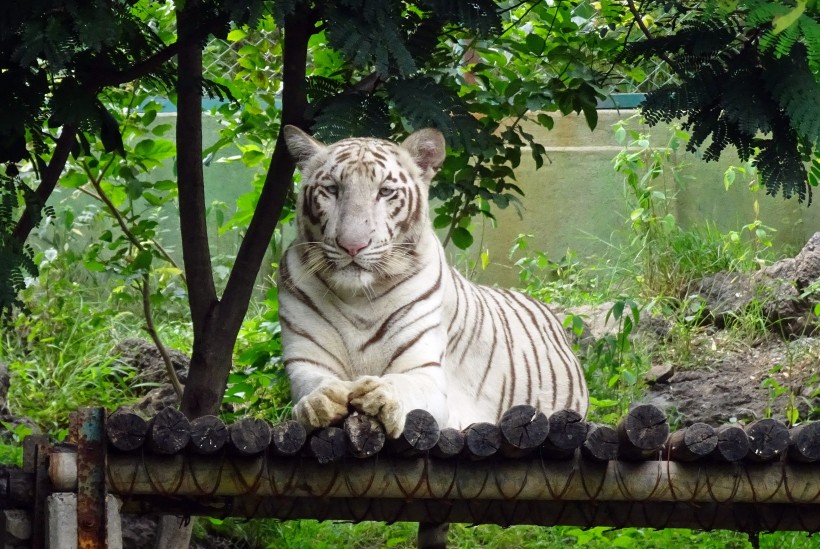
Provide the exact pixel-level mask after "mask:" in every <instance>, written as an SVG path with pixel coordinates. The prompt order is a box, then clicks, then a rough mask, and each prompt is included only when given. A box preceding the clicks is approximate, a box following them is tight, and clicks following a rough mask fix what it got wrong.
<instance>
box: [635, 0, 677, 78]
mask: <svg viewBox="0 0 820 549" xmlns="http://www.w3.org/2000/svg"><path fill="white" fill-rule="evenodd" d="M626 5H627V7H629V12H630V13H631V14H632V17H633V18H634V20H635V23H637V25H638V28H639V29H641V32H643V34H644V36H646V38H647V39H649V40H652V38H653V37H652V33H651V32H649V28H648V27H647V26H646V23H644V22H643V19H642V18H641V13H640V12H639V11H638V8H636V7H635V1H634V0H626ZM624 45H626V42H624ZM657 55H658V57H660V58H661V59H662V60H663V61H665V62H666V64H668V65H669V67H670V68H671V69H672V70H673V71H675V73H678V70H677V69H676V68H675V64H674V63H673V62H672V58H671V57H669V56H668V55H666V54H665V53H664V52H657Z"/></svg>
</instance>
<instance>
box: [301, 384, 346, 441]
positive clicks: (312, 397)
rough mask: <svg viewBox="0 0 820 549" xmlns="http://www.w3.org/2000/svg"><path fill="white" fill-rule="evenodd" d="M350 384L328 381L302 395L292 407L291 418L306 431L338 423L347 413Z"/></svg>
mask: <svg viewBox="0 0 820 549" xmlns="http://www.w3.org/2000/svg"><path fill="white" fill-rule="evenodd" d="M349 394H350V384H349V383H347V382H344V381H336V382H333V383H329V384H327V385H324V386H322V387H319V388H318V389H315V390H314V391H312V392H310V393H309V394H307V395H305V396H304V397H302V398H301V399H300V400H299V402H297V403H296V405H295V406H294V407H293V419H295V420H296V421H298V422H299V423H301V424H302V425H303V426H304V427H305V429H307V431H308V432H310V431H313V430H314V429H321V428H322V427H328V426H330V425H333V424H338V423H340V422H341V421H342V420H343V419H344V418H345V417H347V415H348V408H347V406H348V395H349Z"/></svg>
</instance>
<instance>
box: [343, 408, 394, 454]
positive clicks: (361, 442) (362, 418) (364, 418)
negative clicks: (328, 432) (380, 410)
mask: <svg viewBox="0 0 820 549" xmlns="http://www.w3.org/2000/svg"><path fill="white" fill-rule="evenodd" d="M342 428H343V429H344V432H345V434H346V435H347V447H348V449H349V450H350V453H351V454H353V456H354V457H357V458H367V457H370V456H373V455H375V454H377V453H379V452H380V451H381V449H382V448H383V447H384V441H385V438H386V436H385V434H384V427H382V424H381V423H379V421H378V420H377V419H376V418H374V417H372V416H368V415H365V414H352V415H349V416H347V417H346V418H345V421H344V425H343V427H342Z"/></svg>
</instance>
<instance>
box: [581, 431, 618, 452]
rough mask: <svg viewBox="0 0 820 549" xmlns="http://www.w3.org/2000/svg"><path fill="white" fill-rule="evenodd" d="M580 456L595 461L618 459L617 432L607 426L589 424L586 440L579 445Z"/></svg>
mask: <svg viewBox="0 0 820 549" xmlns="http://www.w3.org/2000/svg"><path fill="white" fill-rule="evenodd" d="M581 454H582V455H583V456H584V457H585V458H587V459H592V460H595V461H614V460H616V459H618V432H617V431H615V429H613V428H612V427H610V426H609V425H598V424H595V423H590V424H589V428H588V429H587V438H586V440H584V443H583V444H582V445H581Z"/></svg>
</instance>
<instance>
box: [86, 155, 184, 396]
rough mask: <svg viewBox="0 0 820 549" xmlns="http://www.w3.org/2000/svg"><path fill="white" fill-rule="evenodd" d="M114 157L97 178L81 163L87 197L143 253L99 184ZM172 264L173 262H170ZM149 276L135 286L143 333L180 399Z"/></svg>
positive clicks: (178, 385) (139, 244)
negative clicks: (153, 308)
mask: <svg viewBox="0 0 820 549" xmlns="http://www.w3.org/2000/svg"><path fill="white" fill-rule="evenodd" d="M114 158H115V157H114V155H112V156H111V160H110V161H109V162H108V164H106V165H105V166H104V167H103V169H102V170H101V171H100V173H99V176H98V177H96V178H95V177H94V176H93V174H91V170H90V168H89V167H88V164H87V163H86V162H83V169H84V170H85V172H86V174H87V175H88V179H89V180H90V181H91V186H92V187H94V190H95V191H97V195H96V196H95V195H93V194H92V193H90V192H87V191H86V192H87V194H88V195H89V196H94V197H95V198H97V199H98V200H100V201H101V202H102V203H103V204H105V206H106V207H107V208H108V211H109V212H110V213H111V216H112V217H113V218H114V219H115V220H116V221H117V224H118V225H119V226H120V230H121V231H122V232H123V234H124V235H125V237H126V238H127V239H128V241H129V242H130V243H131V244H132V245H133V246H134V247H135V248H136V249H138V250H140V251H144V250H145V246H144V245H143V243H142V242H140V240H139V239H138V238H137V237H136V235H135V234H134V233H133V232H131V230H130V229H129V228H128V224H127V223H126V222H125V218H123V216H122V213H120V211H119V209H117V207H116V206H115V205H114V203H113V202H112V201H111V198H109V197H108V195H107V194H106V193H105V191H104V190H103V188H102V186H101V185H100V182H101V181H102V178H103V177H104V176H105V173H106V172H107V171H108V168H110V167H111V164H112V163H113V161H114ZM172 263H173V261H172ZM150 282H151V280H150V274H149V273H147V272H146V273H143V275H142V283H138V284H137V285H138V286H139V288H140V293H141V294H142V311H143V315H144V316H145V331H146V332H148V335H149V336H150V337H151V340H152V341H153V342H154V346H155V347H156V348H157V351H159V354H160V356H161V357H162V361H163V362H164V363H165V370H166V371H167V373H168V379H170V380H171V385H173V386H174V390H175V391H176V393H177V396H179V398H180V399H181V398H182V390H183V388H182V384H181V383H180V382H179V377H177V373H176V370H174V365H173V363H172V362H171V357H170V356H169V355H168V350H167V349H166V348H165V345H163V343H162V340H161V339H160V337H159V333H158V332H157V329H156V327H155V325H154V316H153V313H152V312H151V286H150Z"/></svg>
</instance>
